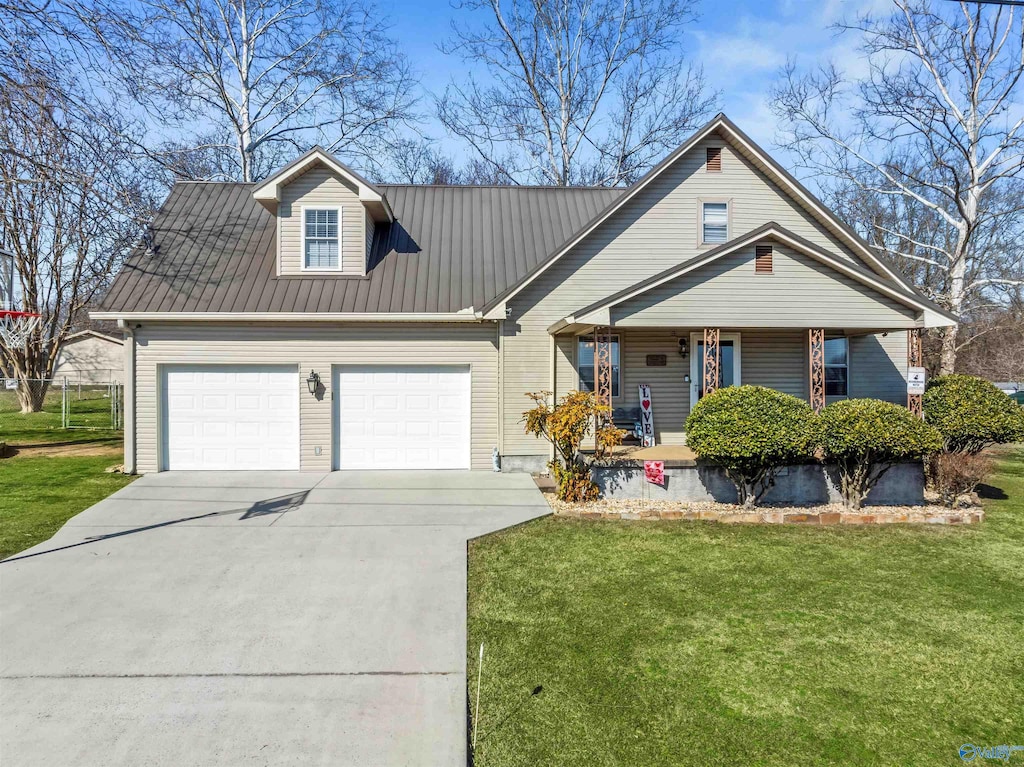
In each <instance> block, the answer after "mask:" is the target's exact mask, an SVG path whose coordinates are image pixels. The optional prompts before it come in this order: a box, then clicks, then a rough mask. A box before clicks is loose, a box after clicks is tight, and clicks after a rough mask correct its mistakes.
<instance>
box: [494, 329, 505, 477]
mask: <svg viewBox="0 0 1024 767" xmlns="http://www.w3.org/2000/svg"><path fill="white" fill-rule="evenodd" d="M494 326H495V327H496V328H497V342H498V444H497V445H496V446H495V450H496V452H497V455H496V456H495V459H496V460H495V461H494V464H495V465H494V467H493V468H494V470H495V471H501V456H502V455H504V453H505V344H504V343H502V336H504V335H505V320H498V321H497V322H496V323H494Z"/></svg>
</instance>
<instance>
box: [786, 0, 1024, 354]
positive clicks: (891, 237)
mask: <svg viewBox="0 0 1024 767" xmlns="http://www.w3.org/2000/svg"><path fill="white" fill-rule="evenodd" d="M840 29H841V30H843V31H844V32H847V33H854V34H859V35H861V41H862V43H861V48H862V52H863V54H864V56H865V57H866V60H867V64H868V72H867V74H866V75H864V76H863V77H860V78H857V79H854V80H846V79H845V78H844V75H843V73H841V72H840V71H838V70H837V69H836V68H835V67H834V66H832V65H825V66H822V67H820V68H818V69H817V70H815V71H812V72H809V73H804V74H801V73H799V72H798V71H797V69H796V67H795V66H794V65H793V64H792V63H791V64H790V65H789V66H788V67H787V68H786V71H785V72H784V77H783V81H782V83H781V84H780V85H779V86H778V87H777V88H776V89H775V91H774V93H773V102H774V108H775V111H776V113H777V114H778V115H779V116H780V117H781V118H782V119H783V121H784V126H785V134H784V136H783V138H782V140H781V143H782V144H783V145H784V146H786V147H787V148H789V149H791V150H792V151H793V152H794V153H795V154H796V155H797V156H798V157H799V158H800V161H801V163H802V164H803V166H804V167H805V168H806V169H809V170H811V171H813V172H814V173H817V174H824V176H825V178H831V179H832V180H833V181H834V182H836V183H838V185H839V186H840V188H841V189H845V190H849V189H856V190H860V191H861V192H864V193H865V194H866V196H867V197H868V198H870V199H872V200H874V202H873V203H872V205H873V206H874V208H875V210H876V212H879V211H884V212H885V215H879V216H874V217H872V216H869V217H867V218H866V219H862V220H861V221H860V222H859V223H860V224H861V225H862V226H864V227H866V228H869V229H870V230H871V231H872V234H873V236H872V238H871V239H872V240H873V242H874V243H875V244H876V245H877V246H878V247H879V248H880V250H882V251H883V253H885V254H888V255H889V256H890V257H892V258H893V259H894V260H895V261H896V262H897V264H900V265H909V266H912V267H914V268H913V269H912V271H914V272H916V274H915V276H916V277H918V279H919V284H920V285H921V287H923V288H924V289H925V290H926V291H928V292H930V293H931V294H932V295H933V297H934V298H936V299H937V300H938V301H939V302H940V303H942V304H943V305H945V306H946V307H948V308H949V309H950V310H951V311H952V312H954V313H956V314H958V315H964V314H967V313H969V312H971V311H972V310H973V309H975V308H976V307H977V306H979V305H984V304H988V303H993V302H996V303H998V302H999V300H1000V292H1001V291H1005V290H1007V289H1013V288H1015V287H1016V286H1019V285H1021V284H1024V279H1022V277H1021V275H1022V274H1024V260H1022V251H1021V249H1020V237H1019V231H1020V230H1019V225H1020V215H1021V213H1022V210H1024V195H1022V191H1024V187H1022V183H1021V182H1022V169H1024V136H1022V134H1021V129H1022V127H1024V113H1022V110H1021V107H1020V96H1021V93H1020V88H1019V84H1020V80H1021V76H1022V74H1024V26H1022V24H1021V21H1020V18H1019V17H1018V14H1017V12H1016V11H1015V10H1013V9H1008V8H1004V7H996V6H983V5H982V4H980V3H958V4H956V5H954V4H948V5H945V4H944V5H943V6H941V7H940V6H935V7H933V6H932V4H931V3H930V2H928V0H894V10H893V12H892V14H891V15H889V16H886V17H883V18H875V17H870V16H866V17H861V18H859V19H858V20H856V21H855V22H852V23H845V24H843V25H841V26H840ZM882 201H884V202H882ZM921 266H923V267H925V269H923V270H922V269H921V268H920V267H921ZM958 348H959V343H958V330H957V328H956V327H953V328H949V329H947V330H945V331H944V332H943V336H942V347H941V355H940V356H941V359H940V369H941V371H942V372H947V373H948V372H952V371H953V370H954V369H955V367H956V356H957V351H958Z"/></svg>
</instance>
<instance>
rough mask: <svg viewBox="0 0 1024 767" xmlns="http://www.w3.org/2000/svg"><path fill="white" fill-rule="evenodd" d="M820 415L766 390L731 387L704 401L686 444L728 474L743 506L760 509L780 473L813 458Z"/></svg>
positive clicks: (689, 424) (697, 409) (688, 425)
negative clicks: (814, 426)
mask: <svg viewBox="0 0 1024 767" xmlns="http://www.w3.org/2000/svg"><path fill="white" fill-rule="evenodd" d="M813 421H814V411H813V410H811V407H810V405H808V404H807V403H806V402H803V401H802V400H799V399H797V398H796V397H791V396H790V395H788V394H783V393H782V392H779V391H775V390H774V389H767V388H765V387H763V386H729V387H727V388H724V389H719V390H718V391H716V392H714V393H713V394H709V395H708V396H706V397H703V398H702V399H701V400H700V401H699V402H698V403H697V404H696V405H695V406H694V408H693V410H692V411H690V417H689V418H687V419H686V444H687V445H689V446H690V447H691V448H692V449H693V451H694V452H695V453H696V454H697V455H698V456H699V457H701V458H703V459H705V460H708V461H711V462H712V463H715V464H718V465H719V466H722V467H723V468H724V469H725V472H726V474H727V475H728V476H729V479H731V480H732V482H733V484H734V485H736V493H737V495H738V496H739V500H740V503H742V504H743V505H744V506H746V507H748V508H749V507H751V506H754V505H756V504H757V503H758V501H760V500H761V498H762V497H763V496H764V494H765V493H766V492H768V490H769V489H770V488H771V487H772V486H773V485H774V484H775V475H776V472H777V471H778V470H779V467H781V466H783V465H785V464H787V463H793V462H796V461H802V460H805V459H806V458H808V457H810V448H811V438H812V435H813V430H812V428H811V427H812V424H813Z"/></svg>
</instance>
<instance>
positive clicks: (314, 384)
mask: <svg viewBox="0 0 1024 767" xmlns="http://www.w3.org/2000/svg"><path fill="white" fill-rule="evenodd" d="M306 386H308V387H309V393H310V394H312V395H313V396H314V397H315V396H316V391H317V389H319V388H320V374H319V373H317V372H316V371H315V370H310V371H309V378H307V379H306Z"/></svg>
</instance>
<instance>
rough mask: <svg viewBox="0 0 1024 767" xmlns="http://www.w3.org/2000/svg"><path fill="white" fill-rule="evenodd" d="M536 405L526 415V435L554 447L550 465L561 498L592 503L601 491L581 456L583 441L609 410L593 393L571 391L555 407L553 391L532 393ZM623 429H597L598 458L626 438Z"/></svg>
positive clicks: (574, 501) (524, 415)
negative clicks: (544, 441)
mask: <svg viewBox="0 0 1024 767" xmlns="http://www.w3.org/2000/svg"><path fill="white" fill-rule="evenodd" d="M526 396H527V397H529V398H530V399H531V400H533V403H534V406H533V407H532V408H531V409H529V410H527V411H526V412H525V413H523V419H524V420H525V421H526V427H525V428H526V433H527V434H533V435H534V436H535V437H542V438H543V439H546V440H547V441H548V442H550V443H551V444H552V445H553V446H554V448H555V459H554V460H553V461H551V462H549V463H548V467H549V468H550V469H551V474H552V476H554V478H555V483H556V485H557V486H558V498H559V500H562V501H567V502H569V503H580V502H582V501H592V500H594V499H595V498H597V496H598V494H599V493H600V490H599V489H598V487H597V485H596V484H595V483H594V481H593V480H592V479H591V478H590V467H589V466H587V465H586V464H585V463H584V462H583V459H582V456H581V455H580V448H581V446H582V445H583V440H584V439H585V438H586V437H587V435H588V434H590V433H591V428H592V427H593V424H594V419H595V418H598V417H600V416H603V415H605V414H606V413H608V412H609V410H610V408H609V407H608V406H607V405H599V404H598V403H597V399H596V398H595V397H594V395H593V394H591V393H590V392H582V391H571V392H569V393H568V394H566V395H565V396H564V397H562V399H560V400H559V401H558V403H557V404H556V405H554V406H552V405H551V404H550V398H551V392H546V391H542V392H530V393H528V394H527V395H526ZM625 434H626V433H625V432H624V431H623V430H622V429H616V428H615V427H614V426H611V425H605V426H602V427H601V428H599V429H598V430H597V435H596V436H597V458H599V459H600V458H603V457H604V455H605V454H606V453H609V452H610V451H611V450H613V449H614V448H615V446H616V445H620V444H622V438H623V437H624V436H625Z"/></svg>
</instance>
